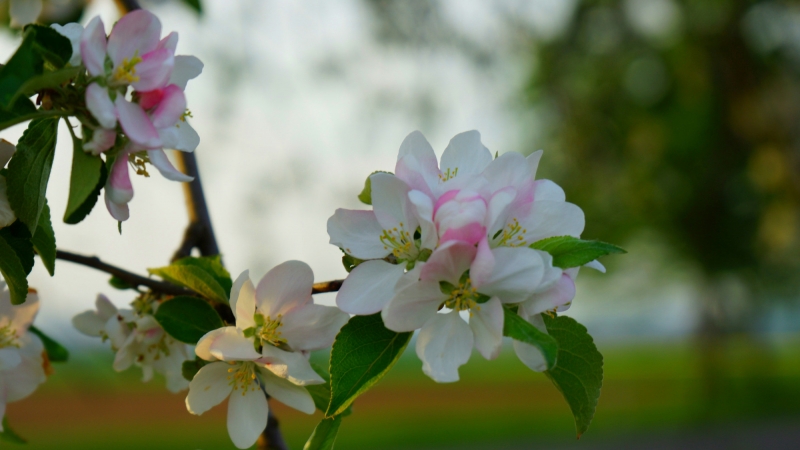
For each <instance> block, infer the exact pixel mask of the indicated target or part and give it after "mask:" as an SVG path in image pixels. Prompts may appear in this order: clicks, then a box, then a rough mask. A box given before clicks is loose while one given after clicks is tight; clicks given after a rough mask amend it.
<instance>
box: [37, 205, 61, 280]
mask: <svg viewBox="0 0 800 450" xmlns="http://www.w3.org/2000/svg"><path fill="white" fill-rule="evenodd" d="M31 243H33V247H34V248H35V249H36V253H38V254H39V258H41V259H42V263H43V264H44V267H45V268H47V272H48V273H49V274H50V276H53V275H55V273H56V234H55V232H54V231H53V224H52V223H51V222H50V207H49V206H47V201H45V203H44V208H43V209H42V215H41V217H39V225H38V226H37V227H36V233H34V234H33V237H32V238H31Z"/></svg>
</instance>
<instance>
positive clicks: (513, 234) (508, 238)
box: [494, 218, 528, 247]
mask: <svg viewBox="0 0 800 450" xmlns="http://www.w3.org/2000/svg"><path fill="white" fill-rule="evenodd" d="M527 232H528V230H527V229H525V228H522V226H521V225H520V224H519V220H517V219H516V218H514V219H513V220H512V221H511V223H509V224H508V225H506V227H505V228H503V229H502V230H500V231H498V232H497V233H496V234H495V235H494V237H495V238H497V237H498V236H500V235H502V237H500V241H499V242H498V243H497V247H522V246H525V245H527V241H526V240H525V233H527Z"/></svg>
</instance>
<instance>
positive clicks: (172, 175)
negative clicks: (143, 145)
mask: <svg viewBox="0 0 800 450" xmlns="http://www.w3.org/2000/svg"><path fill="white" fill-rule="evenodd" d="M147 156H148V157H149V158H150V164H152V165H153V166H154V167H155V168H156V169H158V172H159V173H161V176H163V177H164V178H166V179H168V180H172V181H178V182H182V183H188V182H189V181H192V180H194V177H190V176H189V175H186V174H184V173H183V172H181V171H180V170H178V169H176V168H175V166H173V165H172V163H171V162H170V161H169V158H167V154H166V153H164V150H148V151H147Z"/></svg>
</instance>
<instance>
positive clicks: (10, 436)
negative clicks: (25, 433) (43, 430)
mask: <svg viewBox="0 0 800 450" xmlns="http://www.w3.org/2000/svg"><path fill="white" fill-rule="evenodd" d="M0 440H2V441H6V442H11V443H13V444H27V443H28V441H26V440H25V439H23V438H22V436H20V435H18V434H17V433H15V432H14V430H12V429H11V425H9V424H8V416H5V417H3V431H0Z"/></svg>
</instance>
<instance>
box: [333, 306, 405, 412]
mask: <svg viewBox="0 0 800 450" xmlns="http://www.w3.org/2000/svg"><path fill="white" fill-rule="evenodd" d="M412 334H413V333H395V332H394V331H392V330H389V329H387V328H386V327H385V326H384V325H383V320H382V319H381V315H380V313H378V314H373V315H371V316H354V317H353V318H351V319H350V321H349V322H347V324H345V326H344V327H342V329H341V330H340V331H339V334H338V335H336V340H335V341H334V342H333V348H332V349H331V390H332V394H331V402H330V405H328V410H327V411H326V413H325V415H326V416H327V417H331V416H335V415H339V414H341V413H342V412H344V410H346V409H347V407H348V406H350V404H351V403H353V401H354V400H355V399H356V397H358V396H359V395H361V394H363V393H364V392H365V391H367V390H368V389H369V388H371V387H372V386H373V385H374V384H375V383H377V382H378V381H379V380H380V379H381V378H383V376H384V375H386V373H387V372H388V371H389V369H391V368H392V366H393V365H394V364H395V363H396V362H397V359H398V358H400V355H401V354H402V353H403V350H405V348H406V346H407V345H408V342H409V341H410V340H411V335H412Z"/></svg>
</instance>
